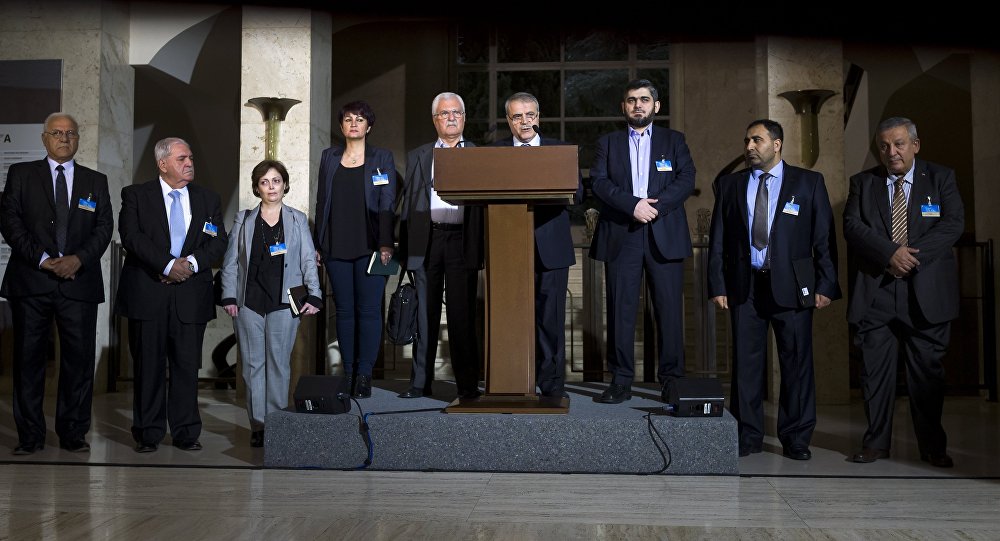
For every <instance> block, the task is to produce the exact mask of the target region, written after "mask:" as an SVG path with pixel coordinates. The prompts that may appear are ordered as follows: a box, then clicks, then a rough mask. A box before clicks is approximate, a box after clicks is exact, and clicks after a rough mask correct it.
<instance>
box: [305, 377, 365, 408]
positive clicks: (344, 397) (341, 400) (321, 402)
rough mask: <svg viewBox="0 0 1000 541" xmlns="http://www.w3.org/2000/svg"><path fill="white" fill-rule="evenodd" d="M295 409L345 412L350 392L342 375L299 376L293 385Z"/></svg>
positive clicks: (348, 405)
mask: <svg viewBox="0 0 1000 541" xmlns="http://www.w3.org/2000/svg"><path fill="white" fill-rule="evenodd" d="M292 396H293V397H294V398H295V411H297V412H299V413H333V414H337V413H347V412H349V411H351V393H350V391H348V390H347V378H345V377H342V376H300V377H299V383H298V384H297V385H296V386H295V393H294V394H293V395H292Z"/></svg>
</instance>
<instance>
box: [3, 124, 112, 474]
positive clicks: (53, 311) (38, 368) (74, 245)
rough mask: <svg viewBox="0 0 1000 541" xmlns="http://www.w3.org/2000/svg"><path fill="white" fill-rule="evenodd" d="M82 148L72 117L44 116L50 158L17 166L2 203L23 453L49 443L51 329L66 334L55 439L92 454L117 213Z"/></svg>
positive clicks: (17, 413)
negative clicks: (100, 326) (105, 258)
mask: <svg viewBox="0 0 1000 541" xmlns="http://www.w3.org/2000/svg"><path fill="white" fill-rule="evenodd" d="M79 142H80V130H79V127H78V125H77V123H76V120H74V119H73V117H72V116H70V115H68V114H66V113H52V114H51V115H49V117H48V118H47V119H45V131H44V132H42V144H44V145H45V150H46V153H47V156H46V158H45V159H44V160H39V161H35V162H24V163H15V164H13V165H11V166H10V169H9V170H8V173H7V186H6V188H5V189H4V192H3V199H2V201H0V231H2V233H3V236H4V239H6V241H7V243H8V244H9V245H10V247H11V255H10V261H9V262H8V264H7V271H6V272H5V273H4V277H3V285H2V286H0V295H2V296H3V297H5V298H7V299H9V300H10V305H11V315H12V316H13V323H14V362H13V376H14V381H13V383H14V422H15V424H16V425H17V438H18V444H17V447H15V448H14V454H15V455H30V454H32V453H34V452H35V451H40V450H42V448H44V446H45V414H44V413H43V412H42V400H43V398H44V396H45V362H46V360H45V358H44V357H45V353H46V350H47V344H48V339H49V329H51V327H52V321H53V320H55V321H56V324H57V328H58V330H59V389H58V398H57V401H56V426H55V429H56V434H58V435H59V446H60V447H62V448H63V449H66V450H67V451H72V452H86V451H89V450H90V445H89V444H88V443H87V440H86V439H85V436H86V435H87V432H88V431H89V430H90V409H91V403H92V400H93V396H94V368H95V356H96V355H95V354H96V346H97V338H96V337H97V305H98V304H100V303H102V302H104V276H103V273H102V272H101V255H102V254H104V251H105V250H106V249H107V247H108V243H110V242H111V235H112V233H113V232H114V227H115V225H114V217H113V214H112V211H111V198H110V196H109V194H108V178H107V177H106V176H104V175H103V174H101V173H98V172H97V171H94V170H92V169H88V168H86V167H84V166H82V165H80V164H78V163H76V161H75V160H74V159H73V156H74V155H75V154H76V151H77V147H78V146H79Z"/></svg>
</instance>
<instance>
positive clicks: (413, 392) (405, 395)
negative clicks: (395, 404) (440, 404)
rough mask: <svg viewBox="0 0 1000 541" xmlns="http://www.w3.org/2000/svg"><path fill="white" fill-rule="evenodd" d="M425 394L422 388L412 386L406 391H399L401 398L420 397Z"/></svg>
mask: <svg viewBox="0 0 1000 541" xmlns="http://www.w3.org/2000/svg"><path fill="white" fill-rule="evenodd" d="M422 396H424V392H423V391H421V390H420V389H413V388H410V389H408V390H407V391H406V392H403V393H399V397H400V398H420V397H422Z"/></svg>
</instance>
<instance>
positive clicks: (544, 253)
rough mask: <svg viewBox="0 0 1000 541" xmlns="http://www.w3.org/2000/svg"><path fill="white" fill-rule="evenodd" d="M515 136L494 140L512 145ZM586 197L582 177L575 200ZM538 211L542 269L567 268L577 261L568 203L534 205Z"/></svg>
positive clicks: (537, 239) (538, 253)
mask: <svg viewBox="0 0 1000 541" xmlns="http://www.w3.org/2000/svg"><path fill="white" fill-rule="evenodd" d="M513 144H514V139H513V138H512V137H503V138H502V139H500V140H499V141H497V142H495V143H493V146H495V147H509V146H513ZM541 144H542V145H545V146H548V145H568V144H569V143H567V142H565V141H560V140H558V139H550V138H548V137H542V138H541ZM582 201H583V180H582V179H581V180H580V182H579V184H577V188H576V193H575V194H574V195H573V204H574V205H579V204H580V203H581V202H582ZM533 212H534V215H535V261H536V263H540V264H541V266H542V269H536V270H552V269H565V268H567V267H572V266H573V265H575V264H576V252H575V250H573V236H572V234H570V230H569V211H568V210H566V206H565V205H535V206H534V207H533Z"/></svg>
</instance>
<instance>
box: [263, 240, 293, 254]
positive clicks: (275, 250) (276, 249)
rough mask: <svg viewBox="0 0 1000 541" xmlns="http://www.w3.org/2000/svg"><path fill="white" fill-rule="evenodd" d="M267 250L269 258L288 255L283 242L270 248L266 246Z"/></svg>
mask: <svg viewBox="0 0 1000 541" xmlns="http://www.w3.org/2000/svg"><path fill="white" fill-rule="evenodd" d="M267 250H268V251H269V252H271V257H274V256H277V255H284V254H287V253H288V248H287V247H286V246H285V243H284V242H276V243H274V244H272V245H271V246H268V247H267Z"/></svg>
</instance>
